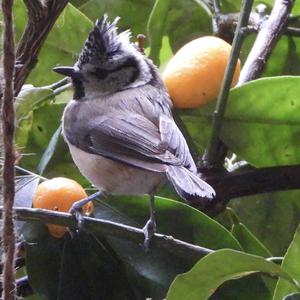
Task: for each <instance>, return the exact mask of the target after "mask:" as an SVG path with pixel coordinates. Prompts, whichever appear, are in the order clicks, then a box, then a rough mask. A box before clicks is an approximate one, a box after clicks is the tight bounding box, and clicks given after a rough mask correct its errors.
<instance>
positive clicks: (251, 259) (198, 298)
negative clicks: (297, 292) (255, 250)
mask: <svg viewBox="0 0 300 300" xmlns="http://www.w3.org/2000/svg"><path fill="white" fill-rule="evenodd" d="M256 272H264V273H267V274H270V275H271V276H281V277H282V278H284V279H285V280H288V281H289V282H293V279H292V278H291V277H290V276H289V275H288V274H287V273H286V272H284V271H283V270H282V269H281V268H280V267H279V266H277V265H276V264H274V263H272V262H269V261H267V260H265V259H263V258H262V257H259V256H254V255H250V254H246V253H242V252H238V251H234V250H218V251H216V252H215V253H211V254H209V255H207V256H205V257H204V258H202V259H201V260H200V261H199V262H198V263H197V264H196V265H195V266H194V267H193V268H192V270H191V271H189V272H188V273H186V274H182V275H178V276H177V278H176V279H175V280H174V282H173V283H172V285H171V287H170V289H169V291H168V295H167V299H168V300H175V299H185V300H193V299H195V300H205V299H208V298H209V297H210V296H211V295H212V294H213V293H214V291H215V290H216V289H217V288H218V287H219V286H220V285H221V284H222V283H224V282H226V281H228V280H232V279H237V278H240V277H244V276H248V275H250V274H252V273H256ZM293 283H294V284H295V282H293Z"/></svg>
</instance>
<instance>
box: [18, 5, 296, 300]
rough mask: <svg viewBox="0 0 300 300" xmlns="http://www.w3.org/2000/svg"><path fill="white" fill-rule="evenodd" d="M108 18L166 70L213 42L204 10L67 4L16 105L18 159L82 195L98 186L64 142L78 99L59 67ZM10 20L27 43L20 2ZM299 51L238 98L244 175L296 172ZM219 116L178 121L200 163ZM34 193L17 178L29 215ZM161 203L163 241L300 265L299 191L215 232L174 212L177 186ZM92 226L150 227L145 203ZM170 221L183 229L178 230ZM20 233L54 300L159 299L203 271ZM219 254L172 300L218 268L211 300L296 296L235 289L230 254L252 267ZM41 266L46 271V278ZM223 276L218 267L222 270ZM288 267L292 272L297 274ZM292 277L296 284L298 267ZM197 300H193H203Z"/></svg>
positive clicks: (234, 212)
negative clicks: (67, 110) (63, 124)
mask: <svg viewBox="0 0 300 300" xmlns="http://www.w3.org/2000/svg"><path fill="white" fill-rule="evenodd" d="M254 2H255V5H257V4H259V3H264V4H266V5H267V7H268V11H270V10H271V8H272V5H273V1H271V0H269V1H254ZM154 4H156V9H155V6H154ZM221 9H222V12H223V13H229V12H238V11H239V9H240V1H235V0H227V1H225V0H224V1H221ZM103 13H107V14H108V15H109V17H110V18H111V19H113V18H114V17H116V16H121V17H122V18H121V21H120V23H119V26H120V30H124V29H127V28H131V30H132V33H133V38H134V37H135V36H136V35H137V34H139V33H144V34H146V35H147V37H148V38H147V40H146V43H148V44H146V53H147V54H148V55H150V57H151V58H152V59H153V60H154V62H155V63H156V64H157V65H159V67H160V69H161V70H163V68H164V66H165V64H166V63H167V62H168V60H169V59H170V58H171V57H172V55H173V53H175V52H176V51H177V50H178V49H179V48H180V47H181V46H182V45H184V44H185V43H186V42H188V41H190V40H192V39H194V38H196V37H200V36H204V35H212V26H211V19H212V12H211V11H210V9H209V6H208V5H207V2H206V1H201V0H195V1H193V0H173V1H156V3H155V1H154V0H126V1H122V0H114V1H109V0H102V1H100V0H89V1H81V0H77V1H76V0H74V1H70V3H69V4H68V5H67V7H66V9H65V10H64V11H63V13H62V14H61V16H60V17H59V19H58V20H57V22H56V23H55V26H54V28H53V30H52V31H51V33H50V34H49V36H48V38H47V40H46V41H45V44H44V46H43V48H42V51H41V53H40V56H39V61H38V63H37V65H36V67H35V69H34V70H33V72H32V73H31V74H30V76H29V78H28V80H27V84H28V85H26V86H25V87H24V88H23V90H22V91H21V93H20V94H19V96H18V99H17V106H16V109H17V116H18V128H17V135H16V142H17V146H18V148H19V151H20V152H21V153H22V155H23V157H22V159H21V160H20V166H22V167H23V168H26V169H28V170H31V171H32V172H34V173H40V174H42V175H43V176H45V177H47V178H51V177H55V176H65V177H70V178H74V179H76V180H77V181H78V182H80V183H81V184H82V185H84V186H85V187H86V188H91V187H90V186H89V183H88V182H87V181H86V180H85V179H84V178H83V177H82V176H81V174H80V173H79V172H78V170H77V169H76V167H75V166H74V164H73V162H72V160H71V158H70V155H69V152H68V149H67V146H66V145H65V143H64V142H63V140H62V137H61V136H60V134H59V133H60V132H59V126H60V119H61V115H62V111H63V109H64V107H65V105H66V103H67V102H68V100H69V99H70V98H71V97H72V90H71V88H70V87H69V86H68V85H63V87H57V85H56V84H55V83H56V82H57V81H58V80H61V77H59V75H57V74H56V73H54V72H52V71H51V69H52V68H53V67H55V66H59V65H72V64H73V63H74V62H75V61H76V57H77V56H78V54H79V52H80V50H81V47H82V45H83V43H84V41H85V39H86V37H87V34H88V33H89V31H90V29H91V28H92V27H93V23H94V21H95V20H96V19H97V18H99V17H101V16H102V15H103ZM299 14H300V4H299V3H297V2H296V3H295V5H294V9H293V15H295V16H297V15H299ZM14 15H15V26H16V40H19V38H20V36H21V34H22V32H23V29H24V26H25V24H26V21H27V16H26V9H25V6H24V3H23V2H22V1H20V0H17V1H15V6H14ZM162 16H165V17H162ZM254 39H255V34H252V35H250V36H248V37H247V39H246V40H245V42H244V45H243V49H242V52H241V60H242V62H244V61H245V59H246V57H247V54H248V53H249V51H250V49H251V46H252V44H253V41H254ZM299 49H300V40H299V38H297V37H290V36H282V37H281V39H280V41H279V43H278V44H277V46H276V47H275V49H274V51H273V52H272V55H271V57H270V59H269V61H268V63H267V66H266V69H265V71H264V73H263V75H262V77H263V78H262V79H259V80H255V81H253V82H250V83H247V84H245V85H244V86H241V87H238V88H236V89H233V90H232V91H231V92H230V96H229V103H228V107H227V111H226V116H225V119H224V125H223V128H222V135H221V137H222V140H223V141H224V142H225V144H226V145H227V146H228V147H229V149H230V151H231V152H234V153H235V154H236V155H237V157H235V158H234V160H233V159H232V157H231V155H230V156H229V157H228V160H227V164H226V166H227V167H228V168H230V167H232V165H233V164H234V163H235V162H237V161H246V162H247V165H246V167H244V168H247V167H249V166H255V167H266V166H280V165H297V164H299V160H300V155H299V143H300V142H299V141H300V139H299V136H300V123H299V120H300V118H299V117H300V99H299V94H300V90H299V89H300V84H299V83H300V77H298V75H299V73H300V64H299V59H300V52H299ZM214 106H215V103H211V104H209V105H207V106H206V107H204V108H201V109H197V110H193V111H192V110H184V111H181V112H179V113H180V117H181V119H182V121H183V122H184V125H185V127H186V130H187V133H188V134H189V135H190V136H191V138H192V141H193V147H194V148H195V150H196V152H197V154H198V155H202V154H203V153H204V149H205V148H206V145H207V143H208V139H209V137H210V131H211V115H212V111H213V108H214ZM36 184H37V181H36V180H32V179H30V183H28V181H26V184H25V183H24V181H23V180H21V183H19V188H18V193H17V201H18V202H22V201H23V204H24V202H26V203H27V204H26V205H30V203H29V200H28V199H30V198H31V196H32V192H33V191H34V188H35V186H36ZM25 188H26V192H25V190H24V189H25ZM24 195H25V196H24ZM159 195H160V196H161V197H162V198H160V199H159V201H157V206H156V210H157V216H158V220H157V222H158V232H162V233H164V234H167V235H173V236H175V237H176V238H179V239H182V240H184V241H187V242H190V243H193V244H196V245H200V246H204V247H207V248H210V249H223V248H229V249H234V250H240V251H243V252H245V253H250V254H256V255H260V256H262V257H269V256H284V255H285V253H286V251H287V249H288V247H289V246H290V253H291V252H292V253H293V254H289V255H291V256H292V258H288V256H287V258H286V259H285V261H284V262H286V261H288V260H289V259H290V260H291V261H293V263H296V261H295V260H293V257H296V255H295V253H294V252H293V251H296V252H297V251H299V250H297V249H298V248H297V247H299V246H300V244H299V237H298V235H297V234H296V235H295V238H294V242H293V244H292V245H291V244H290V243H291V242H292V240H293V236H294V234H295V231H296V228H297V226H298V224H299V219H300V202H299V196H300V194H299V191H298V190H294V191H288V192H273V193H266V194H261V195H255V196H248V197H242V198H239V199H233V200H232V201H231V202H230V207H231V210H230V211H229V210H228V211H225V212H224V213H222V214H221V215H219V216H217V217H216V218H215V219H216V220H217V222H216V220H213V219H211V218H209V217H207V216H206V215H204V214H202V213H201V212H199V211H196V210H195V209H193V208H191V207H188V206H187V205H185V204H183V203H181V202H178V201H177V200H180V199H178V197H177V196H176V195H175V193H174V191H173V190H172V189H171V187H170V186H167V187H165V188H164V189H163V190H161V191H160V193H159ZM24 198H26V199H27V201H26V200H25V201H24ZM171 199H174V200H176V201H174V200H171ZM95 217H99V218H104V219H109V220H113V221H116V222H121V223H124V224H128V225H132V226H137V227H142V226H143V224H144V223H145V221H146V220H147V218H148V200H147V197H145V198H143V197H142V198H141V197H139V198H138V197H126V198H125V197H110V198H107V199H99V200H98V202H97V208H96V211H95ZM173 219H176V222H170V220H173ZM22 233H23V235H24V237H25V239H26V241H27V242H30V243H29V244H28V245H27V258H26V260H27V272H28V274H29V279H30V283H31V285H32V287H33V288H34V289H35V290H36V291H37V292H38V293H39V294H40V295H43V296H44V297H46V298H49V299H56V298H57V297H60V298H62V299H96V298H97V297H98V296H99V295H101V296H102V297H103V298H104V299H120V298H122V299H127V298H128V299H143V298H145V297H148V296H151V297H153V299H162V298H163V297H165V295H166V294H167V291H168V288H169V286H170V284H171V282H172V281H173V280H174V278H175V276H176V275H177V274H179V273H183V272H186V271H188V270H189V269H190V268H191V267H192V266H193V265H194V264H195V263H196V261H194V260H193V259H190V258H189V257H178V256H177V255H174V254H172V253H170V252H168V251H162V250H159V249H154V250H153V251H152V252H151V253H150V254H147V255H146V254H145V253H143V251H142V249H141V247H140V246H137V245H134V244H133V243H130V242H127V241H126V240H120V239H115V238H112V237H103V236H101V234H99V232H97V228H94V230H93V231H92V232H88V233H84V232H83V233H81V234H79V235H78V236H77V237H76V238H75V239H71V238H70V237H69V236H68V237H65V238H64V239H61V240H56V239H54V238H52V237H51V236H50V235H49V234H48V233H47V230H46V227H45V226H44V225H42V224H40V223H38V222H36V223H29V222H28V223H27V224H26V225H25V226H23V229H22ZM295 249H296V250H295ZM220 251H221V250H220ZM287 253H289V252H287ZM217 255H220V256H219V257H220V261H221V263H220V265H218V266H216V265H215V264H214V263H211V262H207V263H206V264H204V263H203V266H204V271H203V270H202V269H201V265H200V267H199V266H198V265H197V266H196V267H198V268H199V270H200V271H198V272H196V275H195V274H192V275H188V276H191V278H194V280H192V282H188V281H187V282H188V283H186V284H185V285H180V278H179V279H178V280H179V284H178V285H177V286H179V287H176V282H175V283H174V285H172V288H174V290H175V292H172V290H171V291H170V292H169V294H168V299H182V298H180V296H179V295H181V294H180V292H178V290H176V288H177V289H179V290H180V291H181V292H182V291H183V292H187V291H189V290H195V289H197V286H198V285H200V283H199V282H200V280H201V278H200V277H199V278H198V279H199V280H198V279H195V278H197V276H200V275H199V274H201V272H206V273H205V274H208V273H209V272H212V270H214V273H215V274H216V276H215V278H211V279H209V280H210V282H203V284H202V286H207V287H211V286H210V285H209V284H213V285H212V287H211V288H214V289H217V288H218V287H219V285H221V288H218V289H217V292H216V293H215V295H214V296H212V297H213V298H212V299H253V298H254V297H256V298H258V299H282V297H283V296H285V295H286V294H287V291H289V292H293V291H297V289H296V288H295V287H294V286H293V285H291V284H288V283H287V281H284V280H282V279H280V281H278V282H277V279H274V278H273V279H270V278H266V277H264V276H261V275H251V276H250V277H245V278H243V279H239V280H235V281H228V282H226V283H224V284H221V283H217V277H218V276H221V275H220V274H223V275H222V276H223V277H224V278H225V277H226V276H229V277H226V278H227V279H232V278H236V277H243V276H244V275H246V274H248V272H249V270H248V269H247V268H245V269H243V270H242V271H240V273H238V274H236V273H230V271H231V270H232V269H234V268H233V267H232V265H228V264H227V263H226V262H227V261H228V260H230V258H231V255H232V257H233V258H234V259H233V261H235V262H236V263H237V265H239V266H240V265H242V264H243V261H244V260H247V259H248V257H246V256H242V257H237V256H236V253H235V252H233V253H226V252H220V254H218V253H217ZM286 255H288V254H286ZM99 258H101V259H99ZM129 258H130V259H129ZM217 259H218V257H217V258H216V260H217ZM251 259H252V258H251ZM73 261H76V262H77V263H76V265H74V264H72V262H73ZM202 261H203V260H202ZM217 261H218V260H217ZM200 262H201V261H200ZM200 262H199V263H200ZM252 263H253V267H252V269H251V270H252V271H253V272H255V271H262V265H261V264H260V263H261V262H258V261H255V262H252ZM245 264H246V263H245ZM41 265H42V266H47V268H46V269H43V270H41V268H40V266H41ZM286 265H287V266H288V262H286ZM196 267H195V268H196ZM216 268H219V269H218V271H216ZM272 268H273V266H269V265H268V266H267V267H266V269H263V271H264V272H265V273H270V274H277V275H280V276H282V277H285V276H286V275H282V274H281V273H280V272H281V271H278V270H275V271H274V270H273V269H272ZM286 268H287V271H290V270H289V267H286ZM196 270H197V269H196ZM218 272H219V273H218ZM222 272H225V273H226V272H229V273H230V275H228V274H227V273H226V276H225V275H224V273H222ZM250 273H251V272H250ZM292 273H293V272H292ZM292 273H290V275H291V274H292ZM197 274H198V275H197ZM292 277H293V278H294V279H295V278H299V277H300V269H299V268H298V269H297V268H296V271H295V274H292ZM224 281H225V280H224ZM83 282H88V284H83ZM276 284H277V290H276V292H275V294H274V289H275V286H276ZM282 286H283V287H282ZM62 287H63V288H62ZM172 288H171V289H172ZM283 291H284V292H283ZM241 295H242V296H241ZM72 297H73V298H72ZM74 297H75V298H74ZM76 297H77V298H76ZM192 297H193V296H192V295H191V298H189V299H199V298H192ZM203 297H205V296H203ZM218 297H219V298H218ZM201 299H202V298H201ZM203 299H207V298H203Z"/></svg>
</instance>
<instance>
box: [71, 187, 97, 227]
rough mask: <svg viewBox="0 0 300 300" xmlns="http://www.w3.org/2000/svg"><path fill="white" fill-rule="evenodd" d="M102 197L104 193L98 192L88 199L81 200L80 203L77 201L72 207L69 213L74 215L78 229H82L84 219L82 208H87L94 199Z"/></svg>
mask: <svg viewBox="0 0 300 300" xmlns="http://www.w3.org/2000/svg"><path fill="white" fill-rule="evenodd" d="M101 195H102V192H100V191H99V192H96V193H94V194H92V195H90V196H88V197H87V198H84V199H81V200H79V201H76V202H74V203H73V205H72V207H71V208H70V210H69V213H70V214H72V215H73V216H74V217H75V218H76V220H77V222H78V228H80V227H82V224H83V221H84V218H83V213H82V207H83V206H85V205H86V204H87V203H89V202H90V201H92V200H93V199H95V198H97V197H99V196H101Z"/></svg>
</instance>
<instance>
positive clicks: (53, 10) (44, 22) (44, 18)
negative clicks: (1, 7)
mask: <svg viewBox="0 0 300 300" xmlns="http://www.w3.org/2000/svg"><path fill="white" fill-rule="evenodd" d="M24 2H25V4H26V6H27V9H28V23H27V26H26V28H25V30H24V32H23V35H22V37H21V39H20V42H19V45H18V48H17V53H16V57H17V59H16V60H17V61H16V74H15V95H18V93H19V91H20V89H21V87H22V86H23V84H24V83H25V80H26V78H27V77H28V75H29V73H30V72H31V70H32V69H33V68H34V66H35V64H36V63H37V60H38V54H39V52H40V50H41V47H42V45H43V43H44V41H45V39H46V37H47V35H48V33H49V32H50V30H51V29H52V27H53V25H54V23H55V21H56V19H57V18H58V16H59V15H60V13H61V12H62V10H63V9H64V8H65V6H66V5H67V3H68V0H49V1H46V4H45V5H44V4H42V3H41V2H39V1H36V0H24Z"/></svg>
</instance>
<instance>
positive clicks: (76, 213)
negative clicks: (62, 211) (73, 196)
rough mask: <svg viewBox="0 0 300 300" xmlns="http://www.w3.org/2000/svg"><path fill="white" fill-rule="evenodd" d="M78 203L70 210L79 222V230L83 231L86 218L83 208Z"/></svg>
mask: <svg viewBox="0 0 300 300" xmlns="http://www.w3.org/2000/svg"><path fill="white" fill-rule="evenodd" d="M76 204H77V202H75V203H74V204H73V205H72V207H71V208H70V210H69V213H70V214H71V215H73V216H74V217H75V219H76V221H77V230H80V229H82V227H83V224H84V216H83V211H82V207H81V206H78V205H76Z"/></svg>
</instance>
